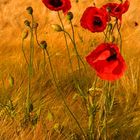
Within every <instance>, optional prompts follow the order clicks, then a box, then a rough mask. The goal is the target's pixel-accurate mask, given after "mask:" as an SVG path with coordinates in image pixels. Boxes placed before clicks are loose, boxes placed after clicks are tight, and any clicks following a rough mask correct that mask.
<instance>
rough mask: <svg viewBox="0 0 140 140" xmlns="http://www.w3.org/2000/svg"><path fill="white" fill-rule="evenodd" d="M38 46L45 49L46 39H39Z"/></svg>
mask: <svg viewBox="0 0 140 140" xmlns="http://www.w3.org/2000/svg"><path fill="white" fill-rule="evenodd" d="M40 47H41V48H42V49H46V48H47V43H46V41H44V40H43V41H41V42H40Z"/></svg>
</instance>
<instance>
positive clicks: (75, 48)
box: [69, 21, 86, 72]
mask: <svg viewBox="0 0 140 140" xmlns="http://www.w3.org/2000/svg"><path fill="white" fill-rule="evenodd" d="M70 25H71V29H72V38H71V37H70V35H69V37H70V39H71V41H72V40H73V41H72V43H73V46H74V50H75V52H76V56H77V60H78V67H79V70H80V61H81V63H82V64H83V66H84V68H85V71H86V66H85V64H84V62H83V60H82V58H81V57H80V55H79V53H78V50H77V46H76V41H75V33H74V28H73V24H72V21H70ZM79 72H80V71H79Z"/></svg>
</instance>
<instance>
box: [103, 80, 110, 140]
mask: <svg viewBox="0 0 140 140" xmlns="http://www.w3.org/2000/svg"><path fill="white" fill-rule="evenodd" d="M110 87H111V83H109V82H108V85H107V92H106V93H105V96H104V112H105V114H104V129H105V135H104V139H105V140H106V139H107V135H108V128H107V119H108V95H109V93H110Z"/></svg>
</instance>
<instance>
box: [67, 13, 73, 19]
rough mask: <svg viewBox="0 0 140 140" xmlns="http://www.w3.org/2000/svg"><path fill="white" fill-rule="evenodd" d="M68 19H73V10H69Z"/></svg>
mask: <svg viewBox="0 0 140 140" xmlns="http://www.w3.org/2000/svg"><path fill="white" fill-rule="evenodd" d="M67 19H68V20H69V21H71V20H72V19H73V13H72V12H68V14H67Z"/></svg>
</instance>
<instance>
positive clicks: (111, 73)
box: [86, 43, 126, 81]
mask: <svg viewBox="0 0 140 140" xmlns="http://www.w3.org/2000/svg"><path fill="white" fill-rule="evenodd" d="M86 60H87V62H88V63H89V64H90V65H91V67H92V68H94V69H95V71H96V73H97V75H98V76H99V77H100V78H101V79H103V80H110V81H112V80H117V79H119V78H120V77H121V76H122V75H123V73H124V71H125V70H126V63H125V61H124V59H123V57H122V56H121V54H120V52H119V49H118V47H117V45H116V44H112V43H102V44H100V45H99V46H98V47H97V48H96V49H95V50H93V51H92V52H91V53H90V54H89V55H88V56H87V57H86Z"/></svg>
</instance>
